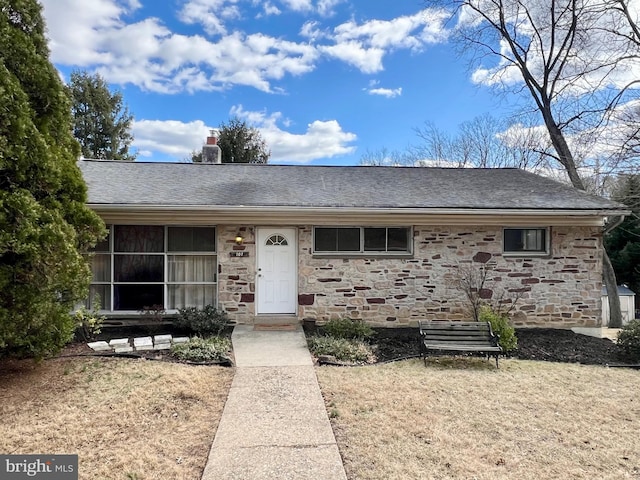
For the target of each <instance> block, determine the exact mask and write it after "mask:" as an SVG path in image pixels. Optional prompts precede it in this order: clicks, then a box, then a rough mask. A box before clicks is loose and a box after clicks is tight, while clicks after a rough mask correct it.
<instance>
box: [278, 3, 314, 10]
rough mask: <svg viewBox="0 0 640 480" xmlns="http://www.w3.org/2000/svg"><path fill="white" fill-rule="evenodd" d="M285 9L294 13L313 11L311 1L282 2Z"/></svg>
mask: <svg viewBox="0 0 640 480" xmlns="http://www.w3.org/2000/svg"><path fill="white" fill-rule="evenodd" d="M280 1H281V3H282V4H284V5H285V7H287V8H289V9H290V10H293V11H294V12H309V11H311V10H312V9H313V5H312V4H311V0H280Z"/></svg>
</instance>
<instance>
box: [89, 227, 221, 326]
mask: <svg viewBox="0 0 640 480" xmlns="http://www.w3.org/2000/svg"><path fill="white" fill-rule="evenodd" d="M119 225H125V224H118V223H114V224H109V225H107V229H108V230H109V251H108V252H97V251H96V252H92V254H95V255H108V256H109V261H110V272H109V278H110V280H109V281H108V282H104V281H100V282H94V281H93V280H92V281H91V284H90V288H91V287H92V286H93V285H108V286H109V295H110V299H109V300H110V309H109V310H106V309H104V304H105V302H104V299H103V298H101V299H100V301H101V310H100V311H101V312H102V313H105V314H113V315H118V314H119V315H131V314H139V313H141V312H140V311H139V310H115V309H114V302H113V300H114V294H115V286H116V285H162V286H163V297H162V298H163V306H164V307H166V305H167V302H168V299H169V287H170V286H171V285H211V286H213V288H214V289H215V295H214V296H215V305H214V306H216V307H217V306H218V298H219V292H218V268H219V267H218V264H219V263H218V227H217V226H216V225H161V226H162V227H163V235H164V238H163V251H162V252H115V251H114V241H115V239H114V231H115V230H114V227H116V226H119ZM126 225H129V224H126ZM133 226H142V227H146V226H158V225H143V224H134V225H133ZM174 227H178V228H180V227H186V228H213V229H214V235H215V238H214V248H215V251H213V252H212V251H201V252H196V251H191V252H189V251H185V252H182V251H169V228H174ZM118 255H156V256H162V257H163V272H164V280H163V281H162V282H116V281H115V257H116V256H118ZM185 256H212V257H215V266H214V268H215V281H213V282H170V281H169V257H185ZM90 294H91V293H90ZM88 302H89V299H87V303H88ZM165 311H166V313H169V314H173V313H177V311H178V310H177V309H167V310H165Z"/></svg>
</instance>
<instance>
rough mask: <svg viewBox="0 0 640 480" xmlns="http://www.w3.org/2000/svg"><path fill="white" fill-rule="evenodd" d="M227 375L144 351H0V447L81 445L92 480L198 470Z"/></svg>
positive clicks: (77, 449) (27, 449)
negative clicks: (24, 355)
mask: <svg viewBox="0 0 640 480" xmlns="http://www.w3.org/2000/svg"><path fill="white" fill-rule="evenodd" d="M78 348H80V347H78ZM232 377H233V370H232V369H229V368H223V367H201V366H198V367H192V366H187V365H178V364H175V363H166V362H151V361H146V360H144V359H138V360H135V359H127V358H104V357H72V358H56V359H52V360H47V361H44V362H43V363H41V364H39V365H37V364H35V363H34V362H33V361H31V360H22V361H16V360H3V361H0V385H2V388H0V452H2V453H7V454H13V453H15V454H30V453H70V454H78V457H79V469H80V472H81V473H80V478H82V479H89V480H92V479H96V480H97V479H103V478H139V479H146V480H149V479H164V478H176V479H178V478H185V479H187V478H188V479H191V478H200V476H201V475H202V471H203V469H204V465H205V463H206V460H207V455H208V452H209V449H210V446H211V442H212V441H213V438H214V436H215V433H216V429H217V425H218V422H219V419H220V416H221V415H222V409H223V407H224V403H225V401H226V398H227V394H228V391H229V388H230V385H231V380H232Z"/></svg>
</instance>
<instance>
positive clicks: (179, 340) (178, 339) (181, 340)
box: [173, 337, 189, 345]
mask: <svg viewBox="0 0 640 480" xmlns="http://www.w3.org/2000/svg"><path fill="white" fill-rule="evenodd" d="M188 341H189V337H175V338H174V339H173V344H174V345H177V344H179V343H187V342H188Z"/></svg>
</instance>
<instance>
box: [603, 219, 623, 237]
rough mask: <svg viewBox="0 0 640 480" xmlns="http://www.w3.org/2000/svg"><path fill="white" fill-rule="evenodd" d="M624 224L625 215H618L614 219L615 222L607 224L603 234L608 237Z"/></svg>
mask: <svg viewBox="0 0 640 480" xmlns="http://www.w3.org/2000/svg"><path fill="white" fill-rule="evenodd" d="M622 222H624V215H616V216H615V217H613V220H611V221H610V222H607V224H606V225H605V226H604V228H603V229H602V233H603V234H604V235H606V234H607V233H609V232H610V231H611V230H613V229H614V228H616V227H618V226H619V225H620V224H621V223H622Z"/></svg>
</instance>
